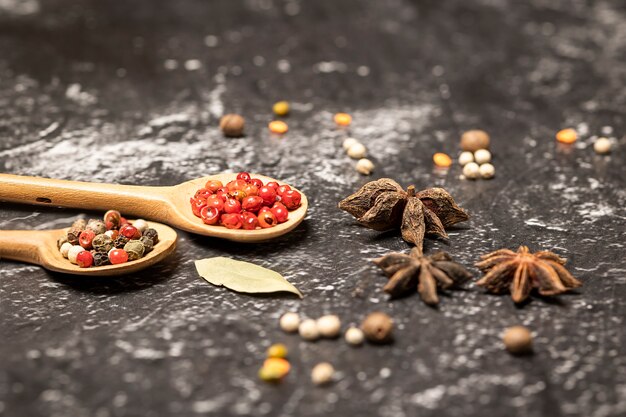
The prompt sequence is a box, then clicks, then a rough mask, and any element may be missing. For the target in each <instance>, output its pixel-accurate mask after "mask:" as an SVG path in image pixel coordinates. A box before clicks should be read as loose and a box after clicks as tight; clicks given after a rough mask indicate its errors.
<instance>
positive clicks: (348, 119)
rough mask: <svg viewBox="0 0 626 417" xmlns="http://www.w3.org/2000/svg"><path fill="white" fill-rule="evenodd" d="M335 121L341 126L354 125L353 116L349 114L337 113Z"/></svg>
mask: <svg viewBox="0 0 626 417" xmlns="http://www.w3.org/2000/svg"><path fill="white" fill-rule="evenodd" d="M334 119H335V123H337V125H339V126H350V123H352V116H350V115H349V114H348V113H337V114H335V117H334Z"/></svg>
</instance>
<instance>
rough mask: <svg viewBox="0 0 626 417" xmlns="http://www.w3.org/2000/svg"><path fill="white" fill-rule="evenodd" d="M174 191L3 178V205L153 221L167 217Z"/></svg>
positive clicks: (0, 187) (0, 178)
mask: <svg viewBox="0 0 626 417" xmlns="http://www.w3.org/2000/svg"><path fill="white" fill-rule="evenodd" d="M170 188H172V187H141V186H134V185H117V184H102V183H93V182H79V181H66V180H55V179H50V178H40V177H28V176H21V175H10V174H0V201H9V202H13V203H26V204H37V205H51V206H61V207H73V208H80V209H86V210H109V209H115V210H119V211H121V212H122V213H124V214H125V215H136V216H139V217H151V218H153V219H163V218H165V217H167V210H168V207H169V201H168V198H167V196H168V192H169V191H168V190H169V189H170Z"/></svg>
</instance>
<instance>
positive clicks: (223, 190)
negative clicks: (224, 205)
mask: <svg viewBox="0 0 626 417" xmlns="http://www.w3.org/2000/svg"><path fill="white" fill-rule="evenodd" d="M228 194H229V191H228V188H226V187H222V188H220V189H219V190H217V191H216V192H215V194H213V195H216V196H218V197H221V198H222V200H223V201H226V199H227V198H228Z"/></svg>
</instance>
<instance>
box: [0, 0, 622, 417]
mask: <svg viewBox="0 0 626 417" xmlns="http://www.w3.org/2000/svg"><path fill="white" fill-rule="evenodd" d="M207 3H208V2H201V1H177V2H174V1H167V0H160V1H138V0H133V1H118V2H110V1H109V2H91V1H71V0H50V1H39V0H22V1H20V0H2V1H0V170H1V171H2V172H9V173H17V174H25V175H39V176H47V177H53V178H61V179H76V180H88V181H96V182H103V181H107V182H118V183H127V184H143V185H156V184H176V183H178V182H181V181H183V180H187V179H191V178H195V177H198V176H202V175H206V174H211V173H216V172H222V171H237V170H240V169H248V170H250V171H253V172H261V173H264V174H267V175H269V176H273V177H276V178H281V179H283V180H285V181H288V182H291V183H293V184H295V185H296V186H298V187H300V188H301V189H302V190H304V192H305V193H307V195H308V196H309V198H310V201H311V209H310V213H309V216H308V218H307V219H306V221H305V222H304V223H303V224H302V225H301V226H300V227H299V228H298V229H297V230H295V231H294V232H292V233H291V234H289V235H288V236H285V237H283V238H281V239H278V240H276V241H274V242H269V243H266V244H262V245H242V244H234V243H228V242H224V241H219V240H214V239H208V238H203V237H199V236H194V235H190V234H187V233H183V232H181V233H180V246H179V249H178V251H177V253H176V254H175V255H174V256H172V258H171V259H169V260H168V261H167V262H164V263H163V264H161V265H159V266H157V267H154V268H152V269H151V270H148V271H145V272H144V273H141V274H136V275H132V276H127V277H124V278H116V279H84V278H74V277H69V276H62V275H55V274H51V273H48V272H46V271H44V270H42V269H41V268H39V267H36V266H29V265H24V264H19V263H15V262H10V261H5V260H3V261H2V262H1V263H0V277H1V279H2V285H1V286H0V311H1V314H0V335H1V339H2V342H1V343H0V358H1V359H0V415H6V416H11V417H26V416H28V417H35V416H73V417H80V416H94V417H106V416H143V417H149V416H165V415H177V416H191V415H203V414H206V415H219V416H227V415H255V416H259V415H272V416H287V415H301V416H313V415H324V414H328V413H331V414H332V415H340V416H345V415H349V414H352V415H359V416H365V415H381V416H410V415H421V416H437V417H441V416H459V415H465V416H585V417H609V416H614V417H617V416H623V415H624V414H625V413H626V358H625V355H624V349H623V344H624V342H625V341H626V340H625V335H624V316H625V308H624V306H625V299H626V289H625V288H626V261H625V260H624V242H625V239H624V225H625V222H624V220H625V219H626V210H625V209H624V206H625V205H626V188H625V186H626V171H625V169H624V162H625V158H624V155H625V154H624V146H625V145H626V142H625V141H624V139H623V138H622V135H623V132H624V127H625V126H624V116H623V112H624V108H625V106H626V89H624V81H625V78H626V59H625V58H626V8H625V7H624V3H623V2H617V1H594V2H585V1H565V0H563V1H557V0H532V1H527V2H516V1H513V0H511V1H504V0H489V1H488V0H482V1H472V2H466V1H447V2H440V1H414V2H409V1H399V0H396V1H387V2H365V1H348V0H346V1H340V2H339V1H337V2H335V1H333V2H330V1H329V2H319V1H316V2H312V1H311V2H303V1H302V2H300V1H289V2H282V1H246V2H234V1H214V2H210V4H207ZM208 35H211V36H215V37H216V38H211V37H209V38H206V39H205V37H207V36H208ZM215 41H217V42H215ZM168 60H170V61H168ZM189 60H198V62H199V63H200V64H201V65H200V68H198V69H197V70H190V69H193V67H194V65H195V62H194V61H189ZM278 99H287V100H290V101H291V102H292V105H293V108H294V111H293V114H292V115H291V116H290V117H289V120H288V121H289V125H290V132H289V133H288V134H287V135H286V136H285V137H284V138H281V139H277V138H272V137H270V136H269V135H268V133H267V129H266V125H267V122H268V121H269V120H271V118H272V116H271V104H272V103H273V102H274V101H276V100H278ZM340 110H342V111H348V112H350V113H351V114H352V115H353V116H354V124H353V126H352V128H351V131H350V132H343V131H338V130H336V128H335V127H334V126H333V123H332V117H331V116H332V114H333V113H334V112H336V111H340ZM224 111H228V112H241V113H242V114H244V115H245V117H246V118H247V121H248V130H247V131H248V135H247V137H245V138H242V139H235V140H225V139H223V138H222V137H221V135H220V134H219V132H218V131H217V129H216V125H217V120H218V118H219V116H220V115H221V114H222V113H223V112H224ZM567 126H573V127H575V128H577V129H578V130H579V132H580V133H581V138H582V139H581V140H580V141H579V142H578V143H577V144H576V145H574V146H572V147H569V148H564V147H563V148H561V147H557V146H556V144H555V141H554V132H555V131H557V130H558V129H560V128H562V127H567ZM473 127H479V128H483V129H486V130H488V131H489V132H490V133H491V135H492V138H493V148H492V149H493V153H494V165H495V167H496V171H497V174H496V178H495V179H493V180H491V181H477V182H468V181H464V180H461V179H459V174H460V168H459V167H458V166H456V165H455V166H454V167H453V168H452V169H451V170H450V172H449V173H447V174H443V175H441V174H438V173H436V172H433V170H432V163H431V155H432V154H433V153H434V152H436V151H445V152H448V153H450V154H454V155H456V153H457V152H458V137H459V134H460V132H461V131H463V130H465V129H468V128H473ZM601 132H604V134H605V135H608V136H613V137H615V141H616V143H618V148H617V149H616V150H615V151H614V152H613V154H612V155H610V156H604V157H600V156H597V155H595V154H594V152H593V150H592V148H591V146H590V145H591V143H592V142H593V135H599V134H601ZM348 134H350V135H352V136H355V137H357V138H358V139H360V140H362V141H363V142H364V143H365V144H366V145H367V146H368V148H369V149H370V152H371V154H372V157H373V159H374V161H375V163H376V164H377V170H376V177H380V176H388V177H392V178H395V179H396V180H398V181H399V182H401V183H402V184H403V185H408V184H410V183H414V184H416V186H417V187H418V188H423V187H427V186H432V185H440V186H444V187H445V188H446V189H448V190H449V191H450V192H451V193H452V194H453V195H454V196H455V198H456V199H457V201H458V202H459V203H460V204H461V205H462V206H463V207H465V208H467V209H468V210H469V211H470V213H471V215H472V219H471V221H470V222H468V223H467V224H466V225H463V226H461V227H459V228H457V229H455V230H453V231H451V233H450V242H449V244H445V243H444V242H439V241H433V240H429V241H428V242H427V246H426V250H427V251H428V252H429V253H431V252H432V251H434V250H435V249H437V248H445V249H446V250H448V251H449V252H450V253H451V254H452V255H453V256H455V257H456V258H457V260H459V261H460V262H462V263H464V264H466V265H471V264H472V263H473V262H474V261H475V260H476V259H477V257H478V256H479V255H480V254H482V253H485V252H487V251H490V250H492V249H496V248H499V247H511V248H515V247H517V246H518V245H520V244H527V245H529V246H530V247H531V248H532V249H534V250H536V249H539V248H544V249H550V250H554V251H555V252H557V253H559V254H560V255H562V256H564V257H566V258H568V266H569V268H570V270H571V271H572V273H573V274H574V275H575V276H577V277H578V278H579V279H580V280H581V281H583V283H584V286H583V288H582V289H581V290H580V291H578V292H577V293H575V294H571V295H566V296H562V297H560V298H559V299H558V300H557V301H549V300H540V299H534V300H533V301H532V302H530V303H528V304H527V305H525V306H523V307H522V308H516V307H515V306H514V305H513V304H512V302H511V300H510V299H509V298H508V297H499V296H489V295H485V294H483V293H482V291H481V290H480V289H478V288H476V287H474V286H473V285H469V286H468V288H467V291H462V292H454V293H452V294H451V295H450V296H449V297H443V300H442V303H441V305H440V307H439V309H431V308H428V307H427V306H426V305H424V304H423V303H422V302H420V300H419V298H418V297H417V296H412V297H407V298H404V299H401V300H397V301H394V302H389V301H388V300H387V299H386V297H385V296H384V294H382V293H381V291H380V288H381V286H382V285H383V283H384V281H385V279H384V278H383V277H382V276H381V275H380V273H379V271H377V270H376V269H375V268H374V267H373V266H372V265H371V263H370V262H369V259H370V258H372V257H375V256H379V255H382V254H384V253H386V252H388V251H391V250H401V251H402V250H407V249H408V246H407V245H406V244H405V243H404V242H403V241H402V240H401V239H400V238H399V237H398V236H397V235H396V234H393V233H386V234H382V235H381V234H378V233H375V232H371V231H368V230H364V229H362V228H359V227H358V226H357V225H356V224H355V223H354V221H353V220H352V219H351V218H350V216H348V215H346V214H345V213H341V212H339V211H338V210H337V209H336V207H335V206H336V203H337V201H338V200H339V199H340V198H341V197H343V196H345V195H347V194H349V193H350V192H352V191H353V190H355V189H356V188H357V187H359V186H360V185H361V184H362V183H364V181H366V180H367V179H365V178H362V177H360V176H359V175H358V174H357V173H356V172H355V171H354V168H353V162H352V161H350V160H349V159H348V158H347V157H346V156H345V154H344V152H343V150H342V149H341V141H342V139H343V138H344V137H346V135H348ZM1 208H2V210H1V211H0V228H1V229H22V228H24V229H27V228H28V229H30V228H40V229H46V228H56V227H63V226H66V225H68V224H69V223H70V222H71V220H72V219H73V218H74V217H76V216H77V215H79V214H80V213H79V212H77V211H73V210H69V209H42V208H36V207H27V206H19V205H8V204H6V203H2V204H1ZM89 214H93V213H89ZM216 255H224V256H233V257H236V258H237V259H242V260H248V261H252V262H255V263H258V264H260V265H263V266H267V267H271V268H273V269H275V270H276V271H279V272H281V273H283V274H284V275H285V276H286V277H287V278H288V279H289V280H290V281H291V282H293V283H294V284H295V285H297V286H298V287H299V288H300V289H301V290H302V291H303V292H304V294H305V298H304V299H303V300H302V301H300V300H297V299H295V298H292V297H289V296H276V297H275V296H264V297H254V296H249V295H241V294H236V293H233V292H230V291H228V290H225V289H223V288H216V287H212V286H210V285H208V284H207V283H206V282H204V281H203V280H202V279H200V278H199V277H198V276H197V274H196V272H195V269H194V266H193V260H194V259H199V258H205V257H210V256H216ZM288 310H295V311H298V312H300V313H302V314H303V315H305V316H309V317H313V318H315V317H318V316H319V315H321V314H323V313H327V312H332V313H336V314H338V315H340V316H341V318H342V320H343V322H344V324H346V325H347V324H349V323H358V322H359V321H360V320H361V318H362V317H363V316H364V314H366V313H367V312H369V311H372V310H383V311H386V312H388V313H390V314H391V315H392V316H393V317H394V319H395V321H396V323H397V332H396V343H395V344H394V345H392V346H388V347H372V346H364V347H362V348H360V349H351V348H349V347H348V346H347V345H346V344H345V343H344V342H343V341H341V340H338V341H320V342H318V343H305V342H302V341H301V340H300V339H299V338H298V337H297V336H288V335H285V334H283V333H282V332H281V331H280V330H279V329H278V327H277V319H278V317H279V316H280V315H281V314H282V313H283V312H285V311H288ZM520 323H521V324H524V325H527V326H528V327H530V328H531V329H532V331H533V332H534V333H535V334H536V337H535V351H536V353H535V354H534V355H533V356H531V357H524V358H516V357H512V356H510V355H508V354H507V353H505V352H504V351H503V348H502V345H501V342H500V335H501V332H502V331H503V329H504V328H506V327H508V326H511V325H515V324H520ZM271 342H284V343H286V344H287V345H288V347H289V349H290V351H291V354H290V359H291V361H292V366H293V371H292V373H291V374H290V375H289V377H288V378H287V379H286V381H285V382H284V383H283V384H282V385H280V386H270V385H266V384H263V383H261V382H259V381H258V380H257V377H256V373H257V370H258V368H259V366H260V365H261V363H262V361H263V356H264V351H265V349H266V348H267V346H268V345H269V344H270V343H271ZM320 361H330V362H332V363H333V364H334V365H335V367H336V368H337V369H338V371H339V372H340V374H341V379H340V381H339V382H337V383H335V384H334V385H332V386H330V387H327V388H323V389H320V388H315V387H313V386H312V384H311V382H310V379H309V372H310V369H311V368H312V366H313V365H314V364H315V363H317V362H320Z"/></svg>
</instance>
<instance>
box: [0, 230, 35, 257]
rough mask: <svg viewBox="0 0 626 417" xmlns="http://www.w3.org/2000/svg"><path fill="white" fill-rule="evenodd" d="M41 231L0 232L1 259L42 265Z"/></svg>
mask: <svg viewBox="0 0 626 417" xmlns="http://www.w3.org/2000/svg"><path fill="white" fill-rule="evenodd" d="M41 237H42V236H41V231H36V230H0V258H7V259H13V260H15V261H22V262H27V263H30V264H37V265H41V254H40V252H39V248H40V247H41V246H42V245H43V244H44V243H43V242H42V241H41Z"/></svg>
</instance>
